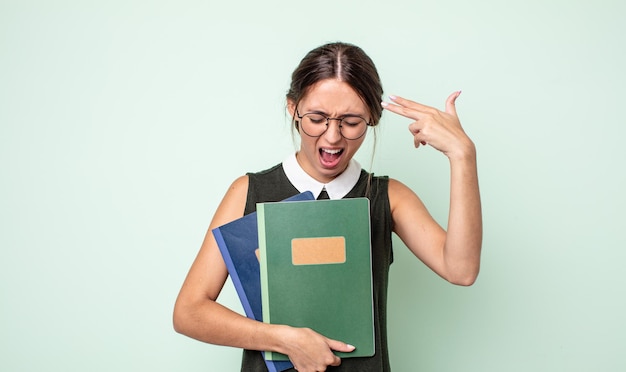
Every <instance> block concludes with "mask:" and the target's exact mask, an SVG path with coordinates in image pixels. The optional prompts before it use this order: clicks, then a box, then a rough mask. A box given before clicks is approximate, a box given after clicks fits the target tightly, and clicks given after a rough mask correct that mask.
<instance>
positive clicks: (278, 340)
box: [174, 176, 354, 371]
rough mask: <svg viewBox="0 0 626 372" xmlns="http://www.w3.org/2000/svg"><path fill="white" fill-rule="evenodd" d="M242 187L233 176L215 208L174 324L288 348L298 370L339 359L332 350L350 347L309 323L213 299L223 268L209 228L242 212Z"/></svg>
mask: <svg viewBox="0 0 626 372" xmlns="http://www.w3.org/2000/svg"><path fill="white" fill-rule="evenodd" d="M247 191H248V178H247V177H246V176H244V177H240V178H238V179H237V180H235V182H233V184H232V185H231V187H230V189H229V190H228V192H227V193H226V195H225V196H224V199H223V200H222V202H221V203H220V205H219V207H218V208H217V211H216V213H215V216H214V217H213V220H212V221H211V224H210V226H209V231H208V232H207V234H206V237H205V239H204V242H203V244H202V247H201V248H200V251H199V253H198V255H197V257H196V259H195V260H194V262H193V264H192V266H191V269H190V270H189V273H188V275H187V278H186V279H185V281H184V283H183V286H182V288H181V290H180V293H179V295H178V298H177V300H176V304H175V306H174V329H175V330H176V331H177V332H179V333H182V334H185V335H187V336H189V337H192V338H195V339H197V340H200V341H204V342H208V343H211V344H217V345H227V346H233V347H239V348H245V349H250V350H267V351H277V352H280V353H283V354H287V355H289V357H290V358H291V360H292V362H293V363H294V366H296V367H297V368H298V370H299V371H316V370H325V369H326V367H327V366H328V365H339V364H340V363H341V360H340V359H339V358H338V357H337V356H335V355H334V354H333V353H332V350H338V351H344V352H350V351H352V350H353V349H354V348H353V347H350V346H349V345H346V344H345V343H343V342H339V341H335V340H331V339H328V338H326V337H323V336H322V335H319V334H317V333H315V332H313V331H311V330H309V329H302V328H293V327H288V326H283V325H270V324H265V323H262V322H258V321H256V320H253V319H249V318H247V317H245V316H242V315H240V314H238V313H236V312H234V311H232V310H230V309H228V308H226V307H224V306H223V305H221V304H219V303H218V302H216V300H217V297H218V295H219V293H220V291H221V290H222V287H223V286H224V283H225V282H226V279H227V277H228V271H227V269H226V265H225V264H224V260H223V259H222V256H221V254H220V251H219V248H218V247H217V243H216V242H215V239H214V237H213V234H212V233H211V230H212V229H213V228H215V227H218V226H221V225H223V224H225V223H228V222H230V221H233V220H235V219H237V218H239V217H241V216H242V215H243V211H244V208H245V203H246V195H247Z"/></svg>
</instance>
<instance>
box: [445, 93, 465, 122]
mask: <svg viewBox="0 0 626 372" xmlns="http://www.w3.org/2000/svg"><path fill="white" fill-rule="evenodd" d="M460 95H461V91H460V90H459V91H456V92H454V93H452V94H450V95H449V96H448V99H446V112H447V113H448V114H452V115H454V116H458V115H457V114H456V99H457V98H459V96H460Z"/></svg>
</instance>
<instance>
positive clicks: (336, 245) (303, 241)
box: [291, 236, 346, 265]
mask: <svg viewBox="0 0 626 372" xmlns="http://www.w3.org/2000/svg"><path fill="white" fill-rule="evenodd" d="M291 262H292V263H293V264H294V265H325V264H341V263H345V262H346V239H345V238H344V237H343V236H333V237H324V238H297V239H292V240H291Z"/></svg>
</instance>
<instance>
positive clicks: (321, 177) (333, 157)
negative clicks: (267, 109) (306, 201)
mask: <svg viewBox="0 0 626 372" xmlns="http://www.w3.org/2000/svg"><path fill="white" fill-rule="evenodd" d="M287 107H288V110H289V113H290V114H291V116H292V117H294V116H295V115H294V114H295V113H296V109H297V110H298V113H299V114H300V115H303V114H306V113H309V112H317V113H322V114H324V115H326V116H328V117H332V118H341V117H343V116H346V115H356V116H361V117H363V118H365V119H366V120H368V121H370V120H371V118H370V116H369V110H368V109H367V106H366V105H365V103H363V101H362V100H361V98H360V97H359V95H358V94H356V92H355V91H354V89H352V88H351V87H350V85H348V84H347V83H345V82H342V81H339V80H336V79H326V80H322V81H320V82H318V83H317V84H315V85H313V86H312V87H311V89H310V90H309V92H308V93H307V94H306V95H305V96H304V98H303V99H302V100H301V101H300V103H299V104H298V107H295V105H294V102H291V101H289V102H288V105H287ZM296 120H298V119H297V117H296ZM339 129H340V128H339V121H338V120H330V123H329V124H328V130H326V132H324V134H322V135H321V136H319V137H311V136H308V135H307V134H306V133H304V132H303V131H302V126H301V125H299V126H298V130H299V132H300V138H301V142H300V151H298V153H297V155H296V158H297V159H298V163H299V164H300V166H301V167H302V169H304V171H305V172H306V173H308V174H309V175H310V176H311V177H313V178H315V179H316V180H318V181H319V182H322V183H328V182H330V181H331V180H333V179H334V178H335V177H337V176H338V175H339V174H341V172H343V171H344V170H345V169H346V168H347V167H348V163H349V162H350V160H351V159H352V157H353V156H354V154H355V153H356V152H357V150H358V149H359V147H361V144H363V141H364V140H365V135H363V136H362V137H361V138H358V139H355V140H348V139H345V138H344V137H343V136H342V135H341V132H340V131H339Z"/></svg>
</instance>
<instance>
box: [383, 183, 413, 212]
mask: <svg viewBox="0 0 626 372" xmlns="http://www.w3.org/2000/svg"><path fill="white" fill-rule="evenodd" d="M388 194H389V205H390V207H391V211H392V213H393V211H394V210H395V209H396V208H397V207H398V206H401V205H406V204H407V203H418V204H421V201H420V199H419V197H418V196H417V194H415V192H414V191H413V190H411V189H410V188H409V187H408V186H407V185H405V184H404V183H402V182H400V181H398V180H396V179H394V178H389V189H388Z"/></svg>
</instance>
